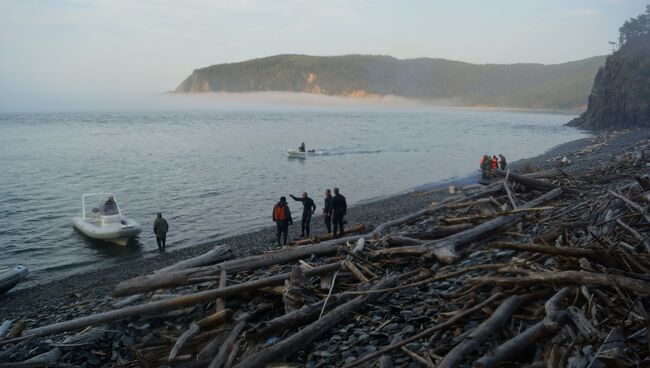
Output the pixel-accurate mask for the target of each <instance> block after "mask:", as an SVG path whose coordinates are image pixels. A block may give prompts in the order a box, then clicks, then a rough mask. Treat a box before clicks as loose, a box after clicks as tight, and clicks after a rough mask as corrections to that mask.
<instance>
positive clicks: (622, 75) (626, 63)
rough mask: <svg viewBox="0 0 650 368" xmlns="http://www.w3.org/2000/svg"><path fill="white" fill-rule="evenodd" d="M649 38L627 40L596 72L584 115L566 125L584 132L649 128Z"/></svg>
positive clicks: (645, 36) (647, 36) (644, 36)
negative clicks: (590, 130)
mask: <svg viewBox="0 0 650 368" xmlns="http://www.w3.org/2000/svg"><path fill="white" fill-rule="evenodd" d="M648 70H650V34H645V35H642V36H639V37H638V38H637V39H634V40H630V41H628V42H627V43H625V44H624V45H623V46H622V47H621V48H620V49H618V50H617V51H616V52H614V53H613V54H612V55H610V56H608V57H607V61H606V62H605V67H603V68H602V69H600V70H599V71H598V74H596V79H595V80H594V85H593V87H592V90H591V95H590V96H589V103H588V107H587V111H585V112H584V113H582V115H580V116H579V117H578V118H576V119H573V120H572V121H570V122H569V124H568V125H571V126H575V127H579V128H585V129H626V128H634V127H650V77H649V76H648Z"/></svg>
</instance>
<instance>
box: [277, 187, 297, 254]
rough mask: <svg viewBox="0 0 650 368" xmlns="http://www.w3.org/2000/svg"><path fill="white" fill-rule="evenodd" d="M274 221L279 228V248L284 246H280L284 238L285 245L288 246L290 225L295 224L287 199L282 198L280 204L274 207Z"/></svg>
mask: <svg viewBox="0 0 650 368" xmlns="http://www.w3.org/2000/svg"><path fill="white" fill-rule="evenodd" d="M273 221H275V226H276V228H277V229H276V230H277V233H276V238H277V241H278V246H280V245H282V244H280V238H283V241H284V243H283V244H284V245H287V235H288V234H289V225H291V224H293V219H292V218H291V210H289V205H287V199H286V198H285V197H280V202H278V203H276V204H275V206H273Z"/></svg>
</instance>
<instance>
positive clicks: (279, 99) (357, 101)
mask: <svg viewBox="0 0 650 368" xmlns="http://www.w3.org/2000/svg"><path fill="white" fill-rule="evenodd" d="M459 102H460V99H428V100H415V99H408V98H404V97H401V96H392V95H387V96H372V97H343V96H326V95H319V94H313V93H296V92H280V91H276V92H245V93H230V92H210V93H197V94H177V93H159V94H149V95H107V96H105V98H95V97H89V96H77V97H75V98H68V97H66V98H63V97H61V98H60V99H51V98H44V99H39V97H38V96H34V97H33V99H32V100H30V102H29V103H28V104H25V105H21V104H12V105H6V104H3V103H2V101H0V113H28V112H37V113H46V112H74V111H80V112H93V111H96V112H109V111H113V112H129V111H276V110H281V111H284V112H286V111H291V110H296V111H310V110H314V111H319V110H324V111H414V112H415V111H430V110H437V109H439V108H454V109H456V108H457V109H479V110H500V111H507V110H514V111H543V110H535V109H528V110H527V109H508V108H493V107H485V106H476V107H469V106H462V105H460V104H459ZM546 112H549V111H546ZM559 112H564V111H561V110H560V111H559ZM566 112H567V113H570V114H575V111H566Z"/></svg>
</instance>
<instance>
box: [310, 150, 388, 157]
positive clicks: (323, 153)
mask: <svg viewBox="0 0 650 368" xmlns="http://www.w3.org/2000/svg"><path fill="white" fill-rule="evenodd" d="M381 152H382V151H381V150H349V151H347V150H345V151H316V153H314V155H315V156H344V155H369V154H377V153H381Z"/></svg>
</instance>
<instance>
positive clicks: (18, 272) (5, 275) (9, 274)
mask: <svg viewBox="0 0 650 368" xmlns="http://www.w3.org/2000/svg"><path fill="white" fill-rule="evenodd" d="M28 272H29V270H28V269H27V267H25V266H20V265H19V266H16V267H14V268H8V269H6V270H0V294H3V293H5V292H7V291H9V290H11V289H12V288H13V287H14V286H16V285H18V283H19V282H20V280H22V279H24V278H25V276H27V273H28Z"/></svg>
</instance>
